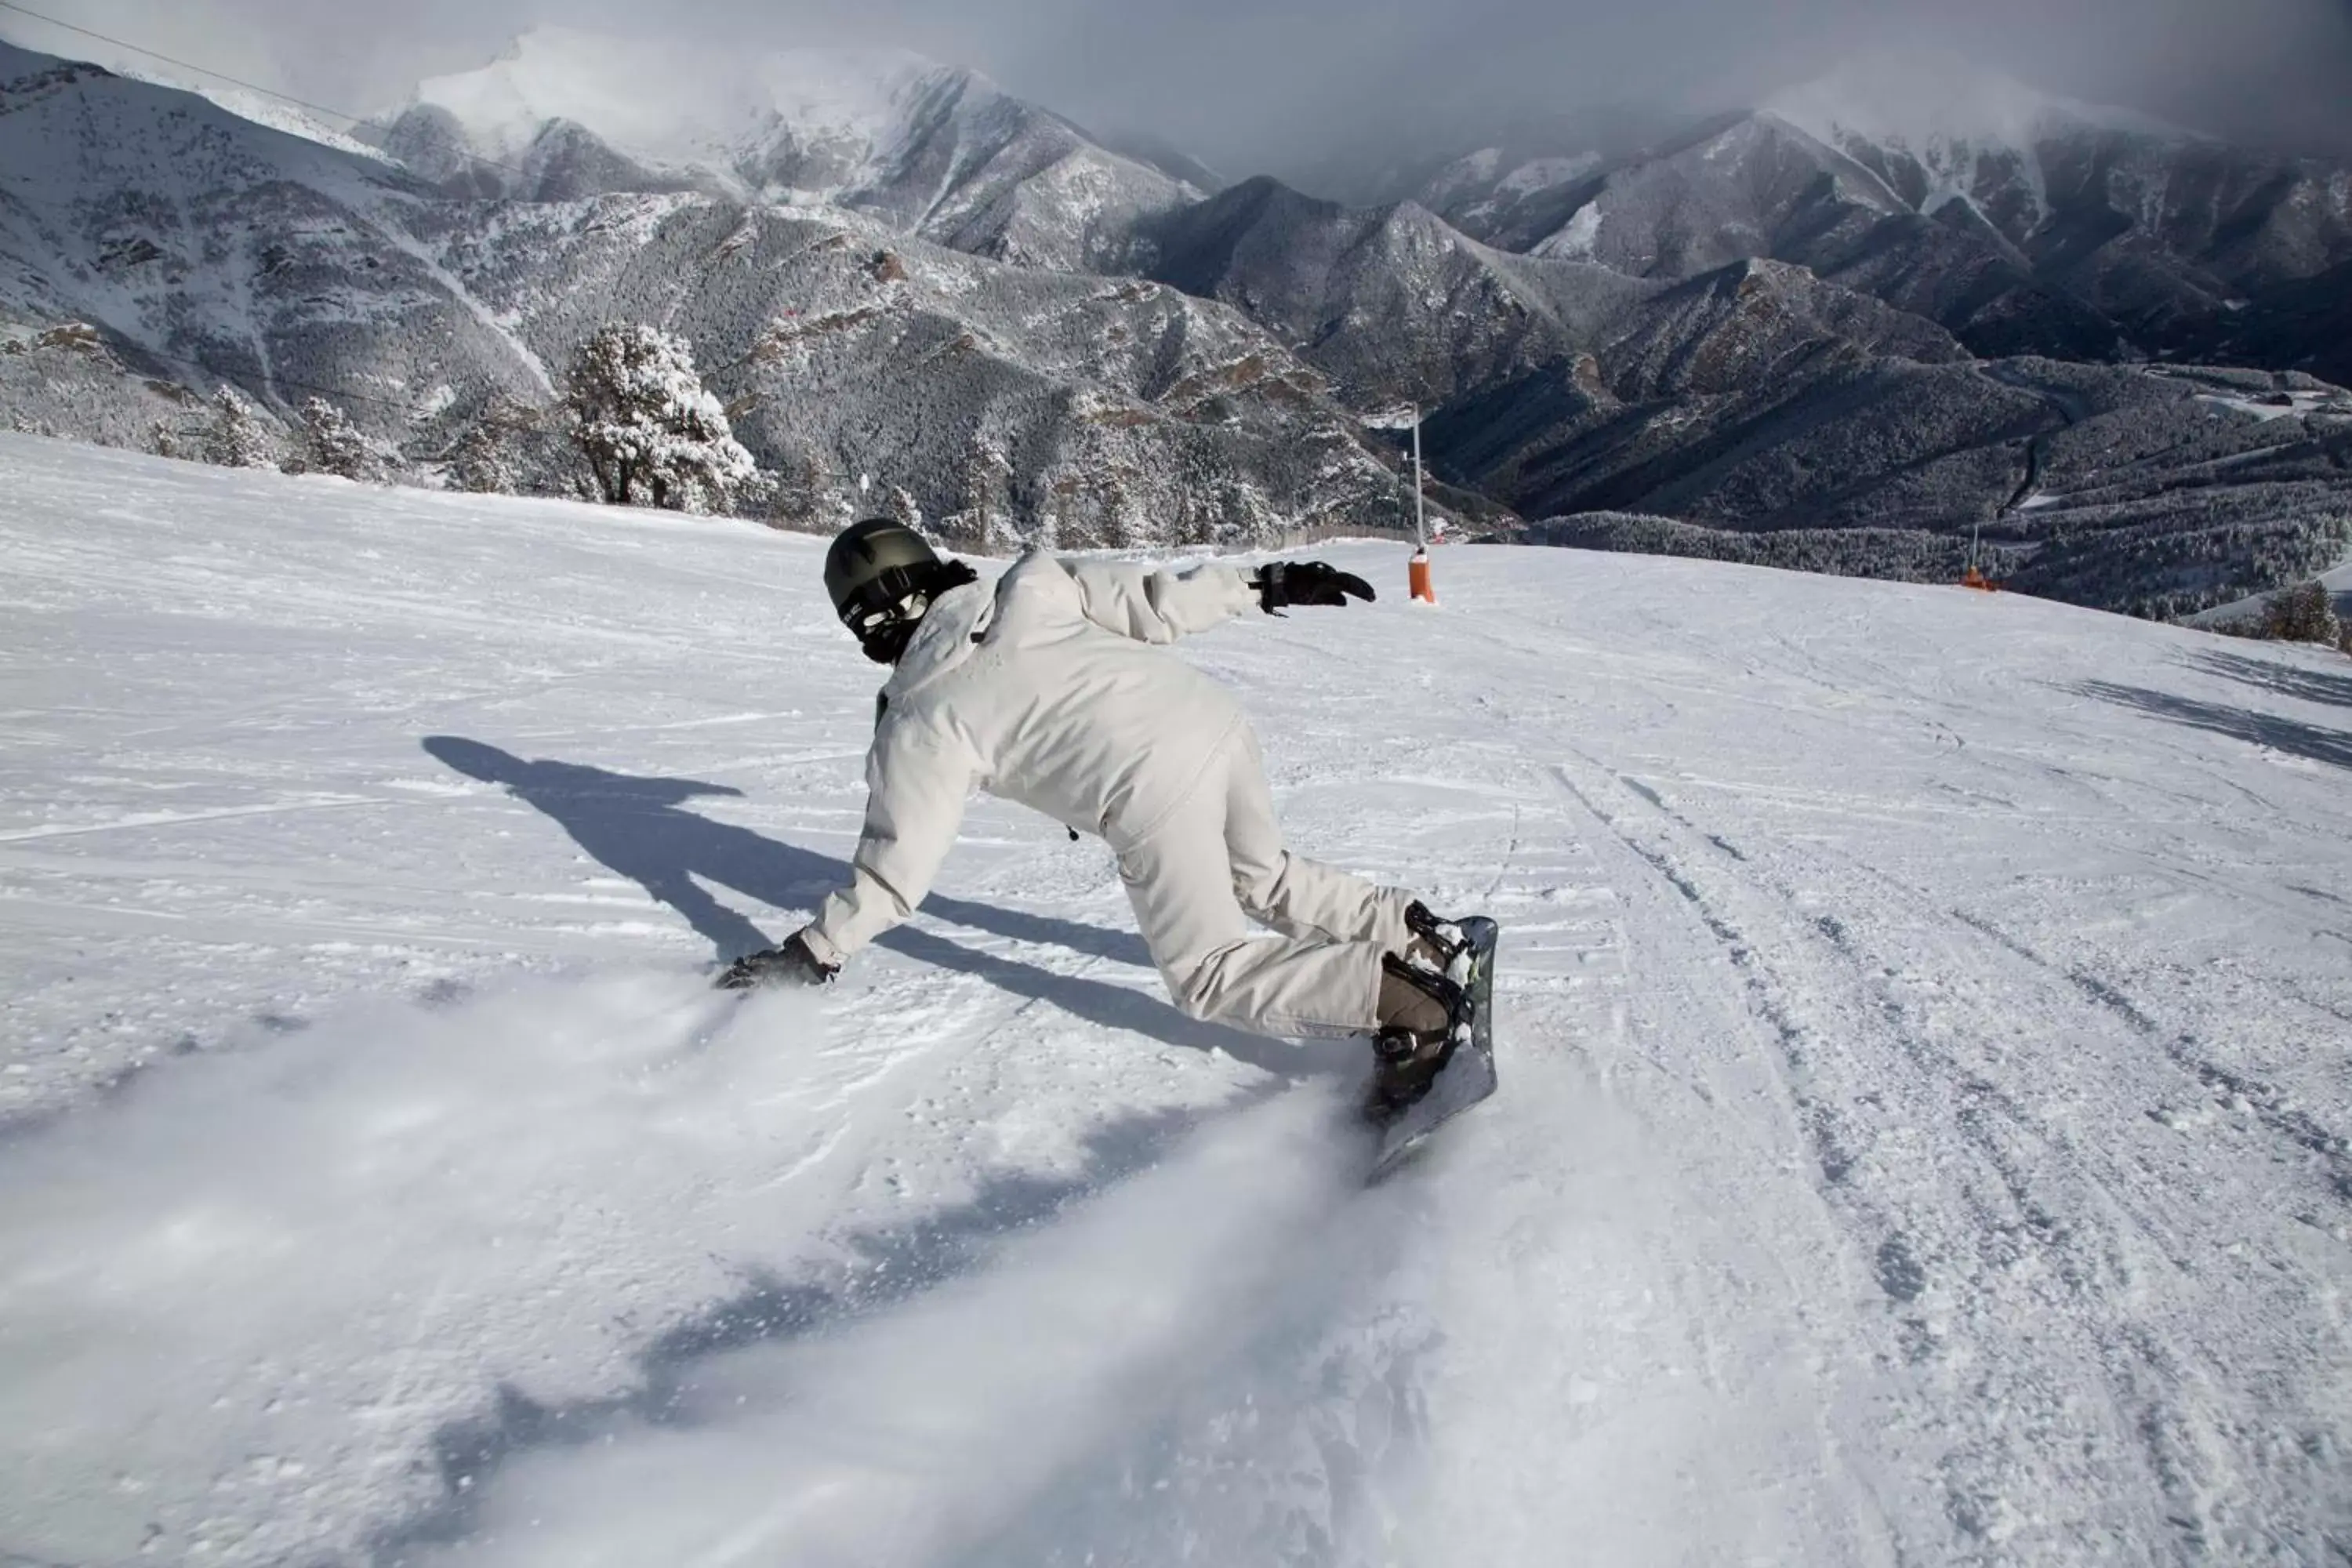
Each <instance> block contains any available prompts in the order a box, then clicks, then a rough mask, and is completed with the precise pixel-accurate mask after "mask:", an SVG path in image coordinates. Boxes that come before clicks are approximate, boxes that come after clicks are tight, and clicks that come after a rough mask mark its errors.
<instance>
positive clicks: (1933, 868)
mask: <svg viewBox="0 0 2352 1568" xmlns="http://www.w3.org/2000/svg"><path fill="white" fill-rule="evenodd" d="M0 494H5V497H6V500H5V504H0V561H4V562H5V570H0V1002H4V1003H5V1012H0V1019H5V1021H0V1031H5V1034H0V1050H5V1071H0V1089H5V1101H0V1117H5V1133H0V1563H8V1564H10V1565H12V1568H16V1565H21V1564H27V1563H37V1564H44V1565H47V1564H66V1563H70V1564H116V1563H130V1562H132V1561H139V1562H147V1561H157V1562H175V1563H239V1564H249V1563H304V1564H308V1563H330V1562H362V1561H373V1562H378V1563H444V1562H452V1563H470V1564H499V1565H503V1564H512V1563H534V1564H564V1565H576V1564H601V1563H611V1564H629V1565H642V1564H647V1563H664V1564H720V1563H730V1564H731V1563H744V1564H772V1563H773V1564H781V1563H793V1564H852V1563H856V1564H919V1563H957V1564H1003V1565H1008V1568H1009V1565H1013V1564H1029V1563H1068V1564H1079V1563H1096V1564H1110V1563H1133V1564H1159V1563H1211V1564H1244V1563H1246V1564H1256V1563H1318V1564H1320V1563H1329V1564H1371V1563H1399V1564H1437V1565H1453V1564H1465V1563H1479V1564H1498V1565H1517V1564H1554V1563H1610V1564H1664V1563H1693V1564H1701V1563H1704V1564H1715V1563H1791V1564H1794V1563H1803V1564H1831V1565H1834V1564H1849V1563H1851V1564H1865V1563H2102V1564H2105V1563H2185V1562H2200V1563H2203V1562H2228V1563H2312V1564H2321V1563H2338V1564H2340V1563H2343V1562H2345V1561H2346V1560H2347V1556H2352V1354H2347V1321H2346V1312H2347V1286H2352V1151H2347V1143H2346V1136H2347V1133H2352V1066H2347V1063H2348V1062H2352V1058H2347V1047H2352V903H2347V900H2352V847H2347V839H2352V835H2348V834H2347V828H2352V804H2347V803H2352V792H2347V784H2352V666H2347V664H2345V663H2344V662H2343V661H2342V660H2340V659H2337V658H2333V657H2330V656H2322V655H2320V654H2317V653H2299V652H2293V651H2282V650H2278V649H2273V648H2264V647H2254V646H2252V645H2246V644H2240V643H2231V642H2224V641H2221V640H2219V639H2213V638H2209V637H2203V636H2200V635H2197V634H2192V633H2189V632H2184V631H2178V630H2172V629H2167V628H2162V627H2156V626H2146V625H2140V624H2137V623H2133V622H2129V621H2126V620H2122V619H2117V618H2114V617H2108V616H2098V615H2094V614H2090V613H2085V612H2081V611H2075V610H2071V609H2066V608H2063V607H2060V606H2057V605H2049V604H2042V603H2037V602H2034V601H2032V600H2028V599H2023V598H2017V597H1994V596H1985V595H1972V594H1966V593H1962V592H1958V591H1957V590H1950V589H1932V588H1915V587H1903V586H1895V585H1887V584H1867V583H1856V582H1839V581H1832V580H1826V579H1821V578H1813V577H1805V576H1797V575H1788V574H1776V573H1770V572H1764V571H1757V570H1749V569H1745V568H1737V567H1723V566H1716V565H1709V564H1703V563H1682V562H1670V561H1660V560H1648V559H1639V558H1633V557H1626V556H1601V555H1587V554H1578V553H1570V552H1548V551H1505V550H1486V549H1475V548H1464V549H1455V550H1451V551H1446V552H1441V553H1440V557H1439V559H1438V562H1437V580H1438V584H1439V587H1440V589H1441V592H1442V593H1443V595H1444V604H1443V605H1442V606H1441V607H1439V608H1436V609H1433V610H1432V609H1428V608H1424V607H1415V606H1412V605H1405V604H1402V603H1400V602H1397V601H1398V599H1399V598H1401V595H1395V594H1391V593H1390V592H1389V590H1391V588H1393V587H1398V586H1401V584H1402V577H1403V563H1402V558H1401V554H1400V552H1398V551H1397V550H1396V549H1395V548H1394V547H1392V546H1379V547H1374V546H1348V545H1334V546H1329V547H1325V548H1320V549H1318V551H1316V552H1315V553H1318V554H1321V555H1325V556H1327V557H1328V558H1329V559H1332V560H1335V561H1337V562H1339V563H1343V564H1345V565H1347V566H1349V567H1351V568H1354V569H1358V570H1361V571H1364V572H1365V573H1367V574H1369V575H1370V576H1372V577H1374V578H1375V579H1376V580H1377V581H1378V582H1379V584H1380V585H1381V588H1382V590H1383V594H1384V596H1383V598H1382V599H1381V603H1380V604H1379V605H1377V606H1373V607H1370V608H1358V609H1352V610H1349V611H1346V612H1312V611H1306V612H1300V613H1298V614H1297V615H1295V616H1292V617H1290V618H1287V619H1283V620H1266V619H1263V618H1255V617H1254V618H1252V619H1250V620H1248V621H1246V622H1243V623H1237V624H1235V625H1234V626H1230V627H1227V628H1224V629H1223V630H1221V631H1219V632H1218V633H1216V634H1214V635H1212V636H1210V637H1203V638H1202V639H1200V640H1199V641H1197V642H1196V643H1192V644H1190V645H1187V646H1186V647H1185V649H1184V652H1185V655H1186V657H1189V658H1194V659H1196V660H1198V661H1199V662H1200V663H1201V664H1202V666H1203V667H1204V668H1208V669H1210V670H1212V671H1213V672H1214V673H1215V674H1216V675H1217V676H1219V677H1220V678H1221V679H1224V680H1227V681H1229V682H1231V683H1232V684H1233V685H1234V687H1236V688H1237V689H1240V690H1241V691H1242V692H1243V693H1244V698H1245V700H1246V703H1247V706H1248V707H1249V709H1250V710H1251V712H1252V713H1253V715H1254V716H1255V720H1256V721H1257V723H1258V725H1259V728H1260V731H1261V732H1262V734H1263V736H1264V738H1265V747H1266V751H1267V753H1268V758H1269V764H1270V767H1271V769H1272V771H1273V774H1274V778H1275V783H1276V793H1277V795H1278V797H1279V800H1280V804H1281V807H1282V811H1283V814H1284V817H1285V820H1286V825H1287V826H1288V829H1289V831H1290V834H1291V836H1292V839H1293V842H1294V844H1295V845H1296V847H1297V848H1299V849H1300V850H1302V851H1304V852H1307V853H1309V854H1313V855H1317V856H1320V857H1323V858H1329V859H1332V860H1335V861H1338V862H1339V863H1341V864H1344V865H1348V866H1350V867H1353V868H1358V869H1360V870H1362V871H1364V872H1367V873H1370V874H1372V875H1375V876H1378V877H1381V878H1383V879H1393V880H1396V881H1399V882H1402V883H1404V884H1407V885H1410V886H1412V887H1414V888H1417V889H1423V891H1425V892H1426V894H1427V895H1428V896H1429V897H1430V898H1431V900H1432V901H1433V903H1434V904H1435V905H1436V906H1437V907H1439V908H1441V909H1451V910H1472V909H1477V910H1488V911H1491V912H1492V913H1494V914H1496V916H1498V917H1499V918H1500V919H1501V920H1502V921H1503V922H1504V929H1505V944H1506V945H1505V953H1506V963H1505V967H1504V973H1503V980H1502V986H1501V996H1502V1003H1501V1005H1502V1007H1503V1008H1504V1011H1503V1014H1502V1019H1501V1024H1500V1028H1499V1043H1500V1053H1501V1058H1502V1062H1503V1068H1504V1075H1505V1082H1504V1091H1503V1093H1502V1095H1501V1096H1500V1097H1499V1098H1497V1099H1496V1100H1495V1101H1493V1102H1491V1103H1490V1104H1488V1105H1486V1106H1485V1107H1482V1108H1480V1109H1479V1110H1477V1111H1476V1112H1475V1113H1474V1114H1473V1115H1472V1116H1471V1117H1469V1118H1466V1119H1465V1121H1462V1122H1461V1123H1459V1124H1458V1125H1457V1126H1456V1127H1455V1128H1454V1129H1453V1130H1452V1132H1451V1134H1450V1135H1449V1136H1447V1137H1446V1138H1445V1139H1444V1141H1443V1142H1441V1143H1439V1144H1438V1145H1437V1146H1436V1147H1434V1148H1433V1150H1432V1151H1431V1152H1430V1154H1429V1156H1428V1157H1427V1158H1426V1159H1425V1160H1423V1161H1422V1162H1421V1163H1418V1164H1417V1165H1415V1166H1413V1167H1412V1168H1410V1169H1409V1170H1408V1171H1407V1172H1406V1173H1403V1174H1402V1175H1401V1176H1400V1177H1399V1178H1398V1179H1397V1180H1395V1181H1394V1182H1393V1183H1391V1184H1388V1185H1386V1186H1384V1187H1382V1188H1381V1189H1378V1190H1376V1191H1374V1192H1371V1193H1369V1194H1366V1193H1363V1192H1360V1191H1359V1190H1357V1189H1356V1187H1355V1185H1354V1184H1353V1178H1352V1175H1351V1171H1352V1170H1353V1168H1354V1160H1355V1158H1356V1153H1355V1152H1354V1151H1353V1150H1352V1148H1351V1146H1350V1144H1349V1141H1348V1139H1347V1138H1346V1137H1345V1136H1344V1135H1342V1134H1341V1133H1340V1132H1339V1131H1335V1129H1334V1127H1333V1125H1332V1118H1333V1117H1334V1116H1335V1115H1336V1114H1337V1108H1338V1107H1339V1106H1340V1105H1341V1104H1342V1103H1343V1102H1344V1100H1345V1099H1346V1097H1347V1095H1348V1094H1349V1091H1350V1090H1351V1089H1352V1087H1353V1082H1352V1076H1351V1075H1352V1073H1353V1072H1354V1071H1355V1070H1357V1068H1358V1066H1359V1064H1358V1063H1357V1060H1356V1058H1355V1055H1354V1053H1353V1052H1352V1051H1351V1050H1350V1049H1349V1048H1348V1047H1344V1046H1331V1045H1323V1046H1318V1047H1311V1048H1297V1047H1289V1046H1286V1045H1283V1044H1279V1043H1272V1042H1266V1041H1261V1040H1256V1039H1252V1038H1247V1037H1242V1036H1238V1035H1234V1034H1231V1033H1228V1032H1225V1031H1223V1030H1220V1029H1216V1028H1212V1027H1208V1026H1202V1025H1198V1024H1194V1023H1192V1022H1188V1021H1187V1020H1185V1019H1183V1018H1182V1017H1181V1016H1178V1015H1177V1014H1175V1013H1174V1012H1173V1011H1171V1009H1170V1008H1169V1007H1168V1005H1166V1004H1165V1002H1164V1000H1163V999H1162V995H1161V993H1160V989H1159V986H1158V983H1157V980H1156V977H1155V976H1154V975H1153V973H1151V972H1150V969H1149V967H1148V966H1147V964H1146V963H1145V962H1144V959H1143V955H1142V953H1141V952H1140V950H1139V944H1138V942H1137V941H1136V939H1135V937H1134V936H1133V934H1132V927H1131V924H1130V921H1129V916H1128V912H1127V910H1126V908H1125V904H1124V900H1123V896H1122V893H1121V890H1120V888H1119V885H1118V880H1117V879H1116V877H1115V875H1114V874H1113V872H1112V870H1111V868H1110V867H1109V865H1108V858H1107V856H1106V853H1105V851H1104V850H1103V849H1102V847H1100V846H1099V845H1097V844H1095V843H1092V842H1087V843H1084V844H1073V843H1071V842H1070V841H1069V840H1068V839H1067V837H1066V836H1065V835H1064V834H1063V833H1062V832H1061V830H1060V829H1059V828H1058V827H1056V826H1054V825H1053V824H1050V823H1047V822H1045V821H1043V820H1040V819H1037V818H1035V817H1032V816H1025V815H1024V814H1023V813H1021V812H1020V811H1018V810H1017V809H1013V808H1010V807H1006V806H1003V805H996V804H994V803H991V802H988V801H985V800H982V801H979V802H976V803H975V804H974V805H973V807H972V809H971V815H970V816H969V818H968V820H967V824H966V835H965V839H964V842H963V844H962V846H961V848H960V849H959V850H958V852H957V854H956V856H955V858H954V859H953V860H952V862H951V863H950V867H949V868H948V871H947V874H946V876H945V878H944V879H943V882H942V884H941V887H940V894H939V896H938V897H937V898H936V899H935V900H934V901H933V903H932V904H931V906H930V907H929V910H927V911H926V912H925V914H924V915H923V916H922V917H921V918H920V919H919V921H916V922H915V923H914V924H913V925H911V926H910V927H908V928H907V929H906V930H904V931H901V932H899V933H898V934H897V935H896V936H894V937H893V938H891V939H890V940H889V941H888V942H887V943H886V944H885V945H884V947H883V948H881V949H880V950H877V951H876V952H873V953H871V954H870V955H869V956H868V957H867V958H866V960H865V961H863V962H861V963H859V964H858V965H857V966H856V970H855V972H854V973H853V974H852V975H851V976H850V977H849V978H848V979H847V980H846V981H845V983H844V984H841V985H840V986H838V987H836V988H835V990H833V991H831V992H829V993H827V994H824V996H823V997H822V998H810V997H806V996H802V995H763V996H761V997H758V998H755V999H753V1000H751V1002H749V1003H747V1004H740V1005H739V1004H738V1003H736V1002H734V1001H732V1000H730V999H726V998H721V997H718V996H716V995H714V994H711V993H710V992H709V990H708V989H707V985H706V979H705V971H706V966H707V965H708V963H709V961H710V960H711V959H713V958H714V957H715V956H717V955H718V954H719V952H735V951H738V950H740V949H743V948H746V947H749V946H751V945H752V944H754V943H756V942H768V941H773V940H777V939H780V938H782V936H783V935H785V934H786V933H787V932H789V931H791V930H793V928H794V927H795V925H796V924H797V923H798V922H799V921H800V920H801V919H802V918H803V913H804V911H805V910H808V909H809V907H810V906H811V904H812V903H813V901H814V900H815V899H816V898H817V897H818V896H820V895H821V893H822V892H823V891H824V889H826V888H827V887H828V886H829V885H831V883H832V882H833V881H834V879H835V877H836V876H837V875H838V873H839V871H840V868H841V865H842V862H843V859H844V858H845V856H846V855H847V853H848V851H849V849H850V847H851V844H852V842H853V836H854V834H855V831H856V825H857V818H858V812H859V808H860V805H861V802H862V787H861V782H860V761H861V754H862V751H863V747H864V743H865V738H866V732H867V731H868V727H869V722H870V717H871V712H872V693H873V690H874V687H875V685H876V677H877V671H875V670H874V669H873V668H872V667H870V666H868V665H866V664H865V663H864V662H863V661H861V660H860V659H859V658H858V657H857V655H856V652H855V650H854V648H853V647H851V646H850V645H849V643H848V641H847V639H846V638H845V637H843V636H842V635H841V634H840V633H839V632H838V631H837V630H836V629H835V627H834V626H832V625H831V623H830V620H829V616H827V614H826V612H825V609H824V605H823V603H822V596H821V592H820V589H819V586H818V584H817V564H818V560H819V554H820V549H821V543H820V542H817V541H814V540H808V539H803V538H796V537H792V536H786V535H780V534H774V533H770V532H767V531H761V530H758V529H755V528H751V527H748V526H745V525H741V524H731V523H725V522H718V521H694V520H686V519H678V518H669V517H658V516H648V515H644V514H619V513H615V512H611V511H604V510H592V509H587V508H581V507H572V506H567V505H561V504H555V503H540V502H522V501H491V500H472V499H465V498H456V497H439V496H432V495H426V494H422V493H417V492H410V491H390V490H377V489H360V488H354V487H352V486H349V485H345V484H342V483H340V482H336V481H331V480H325V479H300V480H291V479H278V478H276V477H265V476H248V475H236V474H228V473H224V472H221V471H218V470H213V469H207V468H199V467H195V466H191V465H181V464H173V463H168V462H163V461H158V460H152V459H147V458H135V457H130V456H125V455H121V454H118V453H110V452H103V451H98V450H93V449H89V448H82V447H70V446H64V445H58V444H54V443H47V442H41V441H37V440H33V439H29V438H25V437H0Z"/></svg>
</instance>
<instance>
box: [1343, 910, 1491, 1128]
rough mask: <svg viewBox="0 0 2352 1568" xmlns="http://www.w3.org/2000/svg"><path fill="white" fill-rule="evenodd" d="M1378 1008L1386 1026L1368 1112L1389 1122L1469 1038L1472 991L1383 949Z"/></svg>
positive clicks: (1377, 1044)
mask: <svg viewBox="0 0 2352 1568" xmlns="http://www.w3.org/2000/svg"><path fill="white" fill-rule="evenodd" d="M1375 1010H1376V1012H1377V1014H1378V1016H1379V1018H1380V1028H1379V1031H1378V1032H1377V1033H1376V1034H1374V1035H1373V1036H1372V1088H1371V1093H1370V1096H1369V1097H1368V1099H1367V1100H1366V1101H1365V1105H1364V1110H1365V1112H1366V1113H1367V1114H1368V1115H1370V1117H1372V1118H1373V1119H1374V1120H1375V1121H1384V1120H1386V1119H1387V1118H1389V1117H1391V1116H1394V1115H1396V1114H1397V1113H1398V1112H1399V1111H1401V1110H1404V1109H1405V1108H1406V1107H1407V1106H1409V1105H1411V1104H1412V1103H1413V1102H1414V1101H1415V1100H1419V1099H1420V1098H1421V1097H1422V1096H1423V1095H1425V1094H1427V1093H1428V1092H1429V1089H1430V1085H1432V1084H1433V1083H1435V1082H1436V1081H1437V1075H1438V1074H1439V1073H1441V1072H1443V1071H1444V1070H1445V1064H1446V1063H1447V1062H1449V1061H1451V1060H1453V1059H1454V1046H1455V1045H1456V1044H1457V1043H1458V1042H1459V1041H1461V1040H1463V1039H1466V1038H1467V1037H1468V1036H1469V1023H1470V1005H1469V994H1468V993H1466V992H1465V991H1464V990H1463V988H1462V987H1461V986H1460V985H1457V984H1454V981H1452V980H1451V979H1449V978H1447V977H1446V975H1445V974H1444V973H1442V972H1440V971H1438V970H1436V969H1433V968H1431V967H1429V966H1428V965H1426V964H1423V963H1415V962H1413V961H1412V960H1411V959H1405V958H1400V957H1398V956H1397V955H1396V954H1395V953H1392V952H1391V953H1383V954H1382V955H1381V994H1380V1000H1379V1002H1378V1003H1377V1004H1376V1009H1375Z"/></svg>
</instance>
